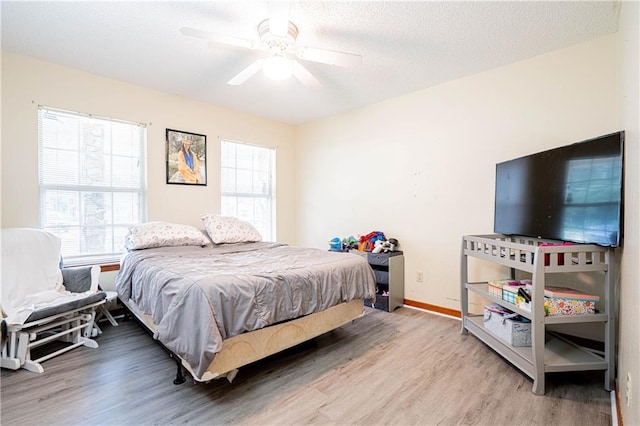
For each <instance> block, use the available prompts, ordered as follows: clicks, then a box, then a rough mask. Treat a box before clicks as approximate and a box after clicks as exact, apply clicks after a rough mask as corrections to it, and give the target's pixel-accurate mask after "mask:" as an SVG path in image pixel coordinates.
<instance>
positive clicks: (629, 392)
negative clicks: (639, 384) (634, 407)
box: [626, 373, 631, 407]
mask: <svg viewBox="0 0 640 426" xmlns="http://www.w3.org/2000/svg"><path fill="white" fill-rule="evenodd" d="M626 394H627V407H631V373H627V392H626Z"/></svg>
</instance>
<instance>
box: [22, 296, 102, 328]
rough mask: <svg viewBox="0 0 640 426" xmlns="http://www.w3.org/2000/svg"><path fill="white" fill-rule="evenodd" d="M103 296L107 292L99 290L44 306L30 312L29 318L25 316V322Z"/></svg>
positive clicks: (95, 300) (90, 302) (93, 300)
mask: <svg viewBox="0 0 640 426" xmlns="http://www.w3.org/2000/svg"><path fill="white" fill-rule="evenodd" d="M105 297H107V294H106V293H105V292H104V291H99V292H97V293H93V294H90V295H89V296H86V297H83V298H81V299H73V300H70V301H68V302H65V303H63V304H60V305H55V306H46V307H44V308H40V309H36V310H35V311H33V312H31V315H29V318H27V321H26V322H27V323H28V322H32V321H38V320H40V319H42V318H46V317H50V316H52V315H57V314H61V313H64V312H67V311H71V310H73V309H78V308H82V307H83V306H87V305H90V304H92V303H96V302H99V301H101V300H102V299H104V298H105Z"/></svg>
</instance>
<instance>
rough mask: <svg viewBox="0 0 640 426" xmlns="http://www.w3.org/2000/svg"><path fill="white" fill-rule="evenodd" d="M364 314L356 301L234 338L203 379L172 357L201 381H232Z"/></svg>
mask: <svg viewBox="0 0 640 426" xmlns="http://www.w3.org/2000/svg"><path fill="white" fill-rule="evenodd" d="M121 302H122V304H123V305H124V306H126V307H127V308H128V309H129V310H130V311H131V313H132V314H133V315H134V316H135V317H136V318H137V319H138V320H139V321H140V323H141V324H143V325H144V326H145V327H146V328H147V329H148V330H149V331H151V332H155V330H156V325H155V324H154V323H153V321H151V316H150V315H145V314H143V313H142V312H141V311H140V310H139V309H138V307H137V306H136V305H135V303H134V302H132V301H131V300H129V301H126V302H125V301H122V300H121ZM364 314H365V308H364V303H363V300H362V299H356V300H352V301H350V302H347V303H341V304H340V305H336V306H333V307H331V308H329V309H327V310H325V311H322V312H316V313H314V314H311V315H307V316H304V317H300V318H297V319H294V320H291V321H287V322H283V323H280V324H275V325H272V326H270V327H265V328H262V329H259V330H255V331H251V332H247V333H243V334H240V335H237V336H233V337H230V338H228V339H226V340H225V341H224V342H223V343H222V350H221V351H220V352H218V353H217V354H216V356H215V358H214V359H213V361H212V362H211V364H209V368H208V369H207V371H206V372H205V373H204V374H203V375H202V377H200V378H198V377H196V376H194V375H193V370H192V368H191V366H190V365H189V363H188V362H186V361H185V360H183V359H181V358H180V357H179V356H178V355H176V354H172V356H174V357H175V359H176V360H179V362H181V364H182V366H183V367H184V368H185V369H186V370H187V371H189V373H190V374H191V375H192V376H193V378H194V380H196V381H198V382H208V381H210V380H213V379H219V378H222V377H226V378H227V380H229V382H231V381H232V380H233V379H234V378H235V376H236V374H237V373H238V368H240V367H242V366H245V365H247V364H250V363H252V362H254V361H258V360H260V359H262V358H265V357H267V356H269V355H273V354H275V353H278V352H281V351H283V350H285V349H288V348H291V347H293V346H295V345H298V344H300V343H303V342H306V341H307V340H310V339H313V338H314V337H317V336H320V335H322V334H324V333H327V332H329V331H331V330H335V329H336V328H338V327H341V326H343V325H345V324H348V323H349V322H351V321H354V320H356V319H358V318H360V317H362V316H363V315H364ZM183 382H184V379H183V378H182V379H181V371H180V364H178V377H177V378H176V380H175V381H174V383H175V384H179V383H183Z"/></svg>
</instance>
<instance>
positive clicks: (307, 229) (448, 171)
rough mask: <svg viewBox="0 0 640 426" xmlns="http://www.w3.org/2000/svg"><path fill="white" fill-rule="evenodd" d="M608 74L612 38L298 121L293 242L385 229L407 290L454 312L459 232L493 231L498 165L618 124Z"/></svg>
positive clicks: (612, 71) (612, 72) (314, 242)
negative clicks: (400, 258) (398, 254)
mask: <svg viewBox="0 0 640 426" xmlns="http://www.w3.org/2000/svg"><path fill="white" fill-rule="evenodd" d="M616 81H617V77H616V37H615V35H614V36H608V37H604V38H600V39H597V40H594V41H592V42H589V43H585V44H580V45H577V46H574V47H571V48H568V49H563V50H559V51H555V52H552V53H549V54H546V55H542V56H539V57H536V58H533V59H530V60H526V61H522V62H519V63H515V64H512V65H509V66H505V67H501V68H498V69H494V70H491V71H489V72H485V73H481V74H477V75H473V76H471V77H468V78H463V79H460V80H456V81H453V82H450V83H447V84H443V85H441V86H438V87H433V88H430V89H425V90H422V91H419V92H415V93H411V94H409V95H406V96H402V97H398V98H395V99H391V100H388V101H385V102H381V103H379V104H376V105H373V106H370V107H368V108H363V109H360V110H357V111H353V112H350V113H347V114H343V115H340V116H337V117H332V118H328V119H325V120H322V121H318V122H315V123H311V124H308V125H305V126H302V127H300V128H298V129H297V136H296V139H297V141H298V143H299V147H298V150H297V154H298V158H297V164H298V179H299V185H298V241H299V243H301V244H302V245H307V246H316V247H328V245H327V241H328V240H329V239H331V238H332V237H334V236H340V237H343V236H347V235H349V234H356V233H360V234H366V233H368V232H370V231H372V230H380V231H384V232H385V234H386V236H387V237H395V238H397V239H398V240H399V241H400V244H401V247H402V249H403V250H404V252H405V298H407V299H411V300H414V301H419V302H423V303H428V304H432V305H437V306H442V307H446V308H451V309H456V310H459V309H460V304H459V299H460V290H459V271H460V243H461V237H462V235H465V234H481V233H490V232H492V230H493V190H494V188H493V187H494V172H495V163H497V162H499V161H503V160H508V159H511V158H514V157H518V156H522V155H525V154H530V153H533V152H536V151H540V150H544V149H548V148H552V147H557V146H561V145H565V144H568V143H572V142H577V141H580V140H584V139H587V138H591V137H595V136H598V135H602V134H605V133H609V132H612V131H615V130H618V121H617V117H618V105H617V86H616ZM418 271H422V272H424V282H423V283H417V282H416V273H417V272H418ZM472 278H473V277H472Z"/></svg>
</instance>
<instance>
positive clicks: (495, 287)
mask: <svg viewBox="0 0 640 426" xmlns="http://www.w3.org/2000/svg"><path fill="white" fill-rule="evenodd" d="M487 284H489V293H491V294H493V295H494V296H498V297H499V298H501V299H502V297H503V296H502V289H503V287H505V286H509V285H516V284H520V282H519V281H514V280H493V281H489V282H488V283H487ZM516 291H518V290H516Z"/></svg>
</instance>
